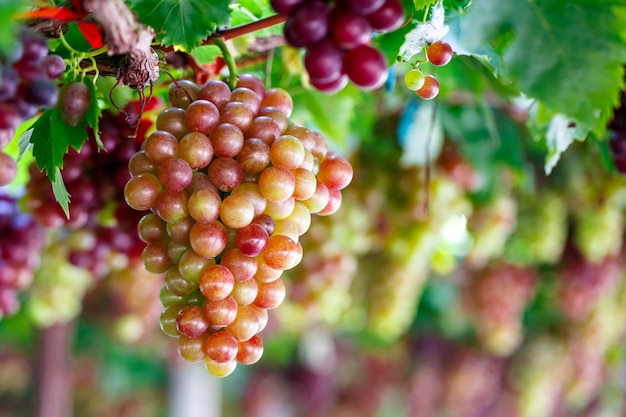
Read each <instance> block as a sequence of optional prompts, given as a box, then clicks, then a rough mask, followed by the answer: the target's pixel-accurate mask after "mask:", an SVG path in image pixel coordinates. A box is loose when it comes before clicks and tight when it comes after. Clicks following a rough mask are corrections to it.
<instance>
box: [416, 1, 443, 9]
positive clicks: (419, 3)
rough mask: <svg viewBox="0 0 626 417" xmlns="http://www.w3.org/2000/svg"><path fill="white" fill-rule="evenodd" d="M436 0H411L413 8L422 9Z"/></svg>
mask: <svg viewBox="0 0 626 417" xmlns="http://www.w3.org/2000/svg"><path fill="white" fill-rule="evenodd" d="M437 1H438V0H413V5H414V6H415V10H422V9H425V8H426V7H430V6H432V5H433V4H435V3H437Z"/></svg>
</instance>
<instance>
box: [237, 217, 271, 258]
mask: <svg viewBox="0 0 626 417" xmlns="http://www.w3.org/2000/svg"><path fill="white" fill-rule="evenodd" d="M268 239H269V235H268V233H267V231H266V230H265V228H263V226H261V225H259V224H256V223H252V224H250V225H248V226H246V227H244V228H242V229H240V230H238V231H237V234H236V235H235V242H236V244H237V248H238V249H239V250H240V251H241V253H243V254H244V255H245V256H257V255H260V254H261V253H263V251H264V250H265V248H266V247H267V241H268Z"/></svg>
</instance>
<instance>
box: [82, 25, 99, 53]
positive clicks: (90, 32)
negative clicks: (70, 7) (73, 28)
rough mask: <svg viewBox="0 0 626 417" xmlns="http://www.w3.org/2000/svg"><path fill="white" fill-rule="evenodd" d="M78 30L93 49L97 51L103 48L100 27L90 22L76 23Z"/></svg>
mask: <svg viewBox="0 0 626 417" xmlns="http://www.w3.org/2000/svg"><path fill="white" fill-rule="evenodd" d="M78 29H80V32H81V33H82V34H83V36H84V37H85V39H86V40H87V42H89V45H91V47H92V48H93V49H98V48H101V47H103V46H104V40H103V39H102V31H101V30H100V26H98V25H97V24H95V23H92V22H78Z"/></svg>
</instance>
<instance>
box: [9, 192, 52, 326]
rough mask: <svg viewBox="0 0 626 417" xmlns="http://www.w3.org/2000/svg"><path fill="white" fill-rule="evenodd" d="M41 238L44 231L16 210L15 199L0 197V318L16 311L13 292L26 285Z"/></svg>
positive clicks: (24, 214) (34, 262) (28, 217)
mask: <svg viewBox="0 0 626 417" xmlns="http://www.w3.org/2000/svg"><path fill="white" fill-rule="evenodd" d="M45 237H46V235H45V231H44V229H43V228H42V227H40V226H39V225H38V224H37V223H36V222H35V220H34V219H33V218H32V216H30V215H28V214H26V213H23V212H21V211H20V209H19V207H18V205H17V200H16V199H15V198H12V197H10V196H8V195H6V194H4V193H2V194H0V318H2V317H3V316H6V315H10V314H13V313H15V312H16V311H17V309H18V308H19V306H20V304H19V300H18V299H17V291H20V290H23V289H25V288H27V287H28V286H30V284H31V282H32V280H33V274H34V271H35V269H36V268H37V267H38V266H39V256H40V255H39V252H40V250H41V248H42V247H43V245H44V243H45Z"/></svg>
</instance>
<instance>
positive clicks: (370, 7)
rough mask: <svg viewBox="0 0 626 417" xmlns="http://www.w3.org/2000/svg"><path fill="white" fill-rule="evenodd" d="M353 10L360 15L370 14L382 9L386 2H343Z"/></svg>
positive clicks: (366, 0) (380, 0) (359, 0)
mask: <svg viewBox="0 0 626 417" xmlns="http://www.w3.org/2000/svg"><path fill="white" fill-rule="evenodd" d="M343 1H344V2H345V4H346V5H348V6H349V7H350V8H352V10H354V11H355V12H357V13H360V14H370V13H372V12H374V11H376V10H378V9H380V8H381V7H382V5H383V4H385V0H343Z"/></svg>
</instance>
